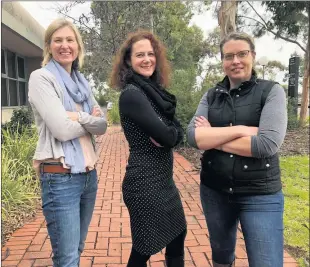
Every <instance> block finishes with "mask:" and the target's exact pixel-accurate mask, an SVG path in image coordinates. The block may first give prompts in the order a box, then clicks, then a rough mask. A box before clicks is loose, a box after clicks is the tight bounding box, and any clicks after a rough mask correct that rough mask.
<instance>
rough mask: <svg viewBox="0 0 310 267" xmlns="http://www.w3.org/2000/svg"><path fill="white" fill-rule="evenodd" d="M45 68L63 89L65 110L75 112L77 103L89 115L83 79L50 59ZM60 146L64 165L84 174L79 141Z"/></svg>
mask: <svg viewBox="0 0 310 267" xmlns="http://www.w3.org/2000/svg"><path fill="white" fill-rule="evenodd" d="M45 68H46V69H47V70H49V71H50V72H51V73H52V74H54V76H55V77H56V79H57V81H58V83H59V84H60V86H61V87H62V88H63V93H64V98H63V99H64V101H63V105H64V107H65V110H67V111H73V112H76V111H77V109H76V103H78V104H80V105H81V106H82V108H83V111H84V112H87V113H89V114H91V109H92V107H93V106H94V103H93V101H92V98H91V97H90V96H91V91H90V88H89V85H88V82H87V80H86V79H85V77H84V76H83V75H82V74H81V73H80V72H78V71H77V70H76V69H73V68H72V72H71V76H70V74H69V73H68V72H67V71H66V70H65V69H64V68H63V67H62V66H61V65H60V64H59V63H58V62H57V61H55V60H54V59H51V60H50V61H49V62H48V64H47V65H46V66H45ZM61 144H62V148H63V151H64V154H65V163H66V165H67V166H69V167H70V168H71V172H72V173H80V172H85V167H86V166H85V160H84V155H83V150H82V147H81V144H80V141H79V139H78V138H75V139H72V140H69V141H66V142H62V143H61Z"/></svg>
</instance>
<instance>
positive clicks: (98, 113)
mask: <svg viewBox="0 0 310 267" xmlns="http://www.w3.org/2000/svg"><path fill="white" fill-rule="evenodd" d="M91 115H92V116H95V117H101V116H102V111H101V108H100V107H99V106H94V107H93V111H92V113H91Z"/></svg>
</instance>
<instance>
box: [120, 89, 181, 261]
mask: <svg viewBox="0 0 310 267" xmlns="http://www.w3.org/2000/svg"><path fill="white" fill-rule="evenodd" d="M119 111H120V119H121V125H122V127H123V129H124V134H125V137H126V139H127V141H128V143H129V148H130V155H129V159H128V165H127V167H126V174H125V178H124V180H123V184H122V192H123V198H124V202H125V204H126V206H127V208H128V210H129V214H130V225H131V233H132V241H133V248H134V249H135V250H136V251H138V252H139V253H140V254H143V255H153V254H155V253H157V252H159V251H161V250H162V249H163V248H164V247H166V246H167V244H169V243H170V242H171V241H172V240H173V239H174V238H176V237H177V236H178V235H179V234H180V233H181V232H182V231H184V230H185V229H186V220H185V215H184V210H183V207H182V203H181V199H180V195H179V192H178V189H177V188H176V186H175V183H174V181H173V152H172V147H173V146H175V145H176V144H177V143H178V141H179V139H180V136H179V134H178V133H179V132H178V130H177V127H176V126H175V124H174V123H173V122H172V121H170V120H168V119H167V118H166V117H165V116H164V115H163V114H162V113H161V112H160V111H159V109H158V107H157V106H156V105H155V103H154V102H153V101H152V100H151V99H150V98H148V96H147V95H146V94H145V93H144V91H143V90H142V89H140V88H138V87H137V86H134V85H131V84H129V85H127V86H126V87H125V88H124V90H123V91H122V93H121V95H120V100H119ZM150 137H152V138H153V139H154V140H155V141H156V142H158V143H159V144H161V145H162V146H163V147H157V146H156V145H154V143H152V141H151V139H150Z"/></svg>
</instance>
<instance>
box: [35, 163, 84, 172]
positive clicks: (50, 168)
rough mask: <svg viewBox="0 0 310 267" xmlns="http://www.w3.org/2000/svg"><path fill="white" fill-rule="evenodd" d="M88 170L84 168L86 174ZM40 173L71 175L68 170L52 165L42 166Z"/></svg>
mask: <svg viewBox="0 0 310 267" xmlns="http://www.w3.org/2000/svg"><path fill="white" fill-rule="evenodd" d="M89 171H90V169H89V168H88V167H86V172H89ZM41 172H43V173H45V172H48V173H71V170H70V169H66V168H64V167H63V166H62V165H52V164H42V165H41Z"/></svg>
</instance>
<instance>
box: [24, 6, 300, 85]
mask: <svg viewBox="0 0 310 267" xmlns="http://www.w3.org/2000/svg"><path fill="white" fill-rule="evenodd" d="M58 3H60V2H58ZM64 3H65V2H61V4H64ZM20 4H21V5H22V6H23V7H24V8H25V9H26V10H27V11H28V12H29V13H30V14H31V15H32V16H33V17H34V19H36V20H37V21H38V23H40V24H41V25H42V26H43V27H44V28H47V26H48V25H49V24H50V22H52V21H53V20H54V19H55V18H57V17H58V14H57V13H56V12H55V11H54V10H53V8H54V7H55V2H54V1H53V2H52V1H45V2H41V1H21V2H20ZM215 4H216V3H215V2H214V3H213V5H215ZM89 5H90V2H86V3H84V4H83V5H81V6H80V7H79V8H75V9H74V16H75V17H77V16H78V15H79V14H81V13H82V12H83V11H84V12H85V10H87V9H88V8H89ZM212 12H213V11H212V9H210V10H208V11H206V12H204V13H203V14H200V15H195V16H194V17H193V19H192V23H194V24H196V25H197V26H198V27H200V28H201V29H202V31H203V32H204V34H205V36H206V35H207V34H208V33H209V32H211V31H212V30H213V29H214V28H215V27H216V26H217V25H218V22H217V19H215V18H214V16H213V14H212ZM255 42H256V59H257V60H258V61H259V59H260V58H262V57H267V59H268V60H278V61H280V62H282V63H283V64H284V65H288V63H289V58H290V55H291V54H292V53H294V52H297V53H299V54H300V55H303V54H302V51H301V49H300V48H299V47H297V45H295V44H292V43H288V42H285V41H282V40H274V39H273V37H272V35H271V34H267V35H265V36H263V37H262V38H259V39H256V40H255ZM281 76H282V75H281ZM277 79H280V78H279V77H278V78H277Z"/></svg>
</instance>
